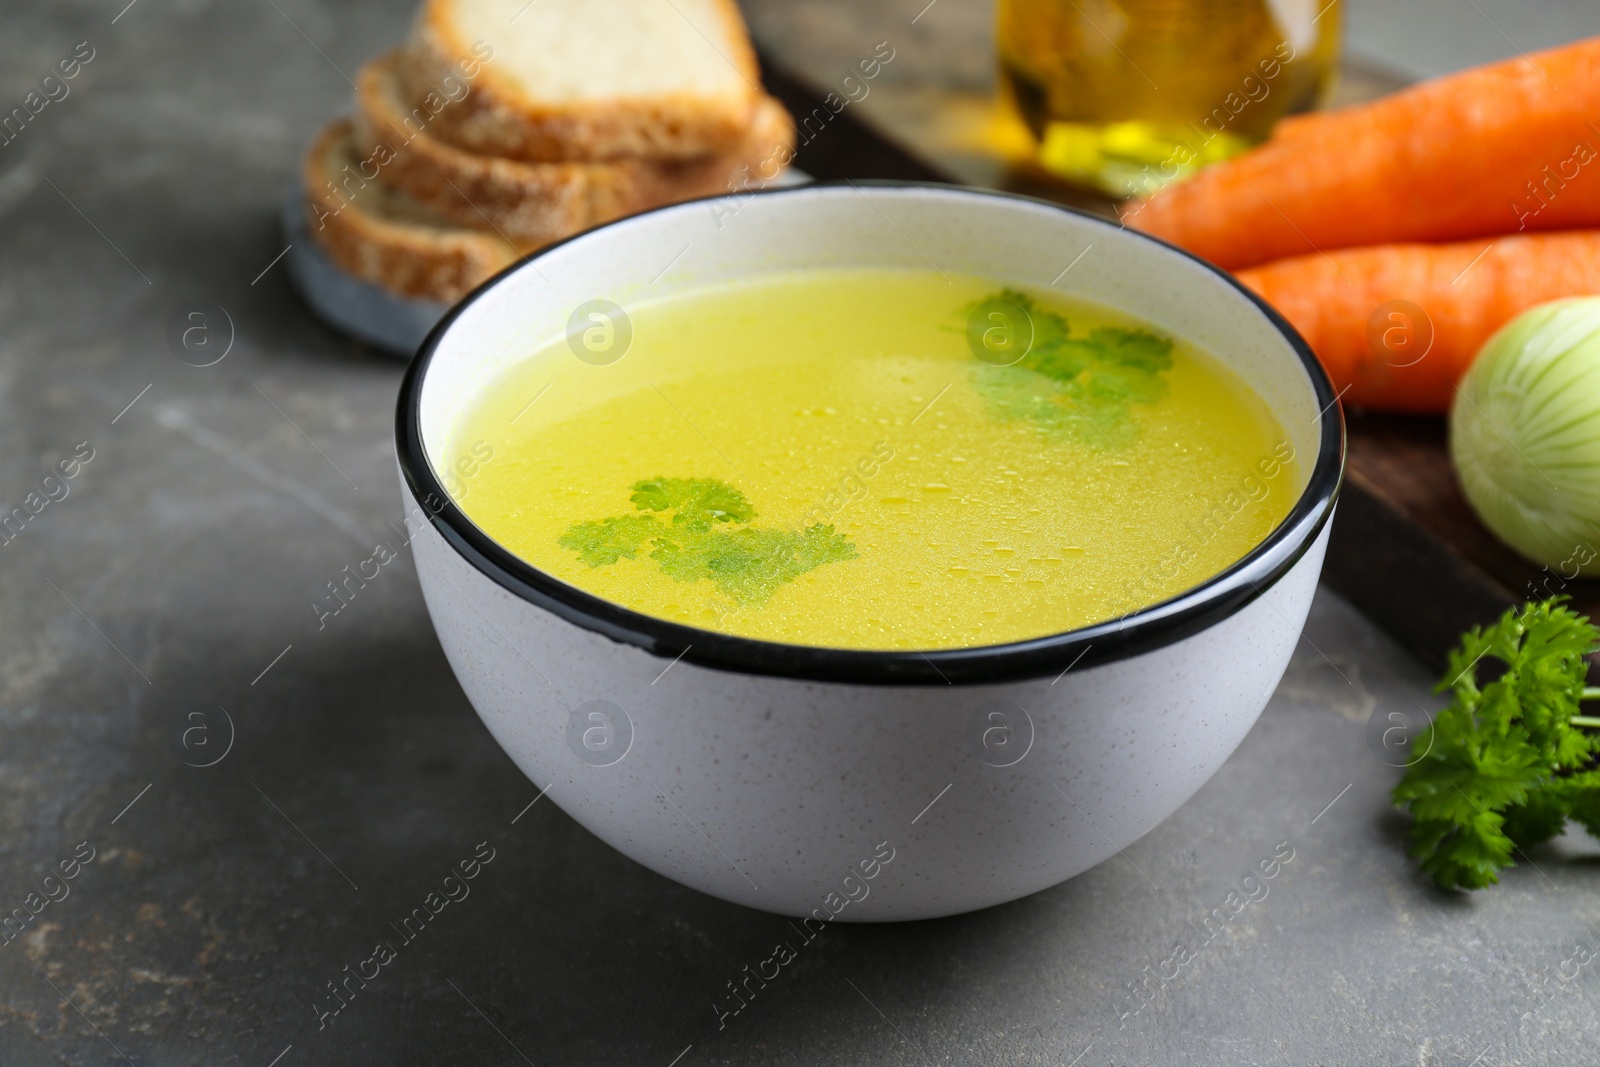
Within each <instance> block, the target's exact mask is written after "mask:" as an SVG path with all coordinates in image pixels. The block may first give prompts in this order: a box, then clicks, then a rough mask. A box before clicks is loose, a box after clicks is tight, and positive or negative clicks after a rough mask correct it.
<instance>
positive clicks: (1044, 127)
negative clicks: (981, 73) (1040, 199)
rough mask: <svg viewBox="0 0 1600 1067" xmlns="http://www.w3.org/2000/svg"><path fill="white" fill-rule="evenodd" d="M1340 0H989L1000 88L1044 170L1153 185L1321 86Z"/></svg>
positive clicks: (1327, 80)
mask: <svg viewBox="0 0 1600 1067" xmlns="http://www.w3.org/2000/svg"><path fill="white" fill-rule="evenodd" d="M1342 14H1343V12H1342V10H1341V6H1340V0H999V33H998V41H999V50H1000V71H1001V82H1002V86H1003V91H1004V93H1005V95H1006V96H1007V97H1009V98H1010V100H1011V101H1012V103H1013V104H1014V106H1015V107H1016V108H1017V110H1018V112H1019V113H1020V114H1021V116H1022V118H1023V121H1024V122H1026V123H1027V124H1028V126H1029V128H1030V129H1031V130H1032V131H1033V133H1034V136H1035V137H1037V138H1038V141H1039V161H1040V163H1042V164H1043V165H1044V166H1045V167H1046V168H1047V169H1048V170H1050V171H1052V172H1054V173H1056V174H1058V175H1060V176H1062V177H1064V178H1067V179H1069V180H1071V181H1074V182H1077V183H1079V184H1083V185H1088V186H1092V187H1094V188H1098V189H1100V190H1102V191H1103V192H1106V193H1109V194H1111V195H1113V196H1136V195H1144V194H1147V193H1151V192H1154V191H1155V190H1156V189H1159V188H1160V187H1161V186H1163V185H1166V184H1168V183H1170V182H1174V181H1179V180H1181V179H1183V178H1185V177H1188V176H1189V175H1190V174H1192V173H1193V172H1194V171H1195V170H1196V169H1198V168H1200V167H1203V166H1205V165H1206V164H1208V163H1214V162H1216V161H1218V160H1222V159H1226V158H1228V157H1229V156H1233V155H1237V154H1238V153H1240V152H1243V151H1244V150H1245V149H1247V148H1249V147H1251V146H1252V145H1255V144H1257V143H1259V142H1261V141H1263V140H1265V139H1266V137H1267V135H1268V134H1269V133H1270V132H1271V130H1272V125H1273V123H1274V122H1276V121H1277V120H1278V119H1279V118H1280V117H1282V116H1283V115H1285V114H1286V113H1288V112H1290V111H1294V110H1300V109H1304V108H1307V107H1311V106H1314V105H1315V104H1317V103H1318V102H1319V101H1321V100H1322V99H1323V98H1324V97H1325V96H1326V95H1327V93H1328V92H1329V91H1330V90H1331V89H1332V87H1333V81H1334V77H1335V75H1336V73H1337V68H1338V62H1339V23H1340V18H1341V16H1342Z"/></svg>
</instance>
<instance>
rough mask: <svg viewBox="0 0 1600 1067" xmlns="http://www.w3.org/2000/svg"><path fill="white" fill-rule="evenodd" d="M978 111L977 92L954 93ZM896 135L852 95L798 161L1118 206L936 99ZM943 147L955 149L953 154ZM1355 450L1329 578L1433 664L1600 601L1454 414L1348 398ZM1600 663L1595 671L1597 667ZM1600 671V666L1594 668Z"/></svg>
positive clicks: (1368, 94) (780, 91) (780, 81)
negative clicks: (1477, 454) (1468, 470)
mask: <svg viewBox="0 0 1600 1067" xmlns="http://www.w3.org/2000/svg"><path fill="white" fill-rule="evenodd" d="M763 69H764V70H765V72H766V75H765V77H766V81H767V87H768V90H769V91H770V92H772V93H773V94H774V95H775V96H777V97H778V98H779V99H780V100H782V101H783V103H784V104H785V106H787V107H788V108H789V110H790V112H791V113H792V114H794V115H795V116H797V117H801V116H806V115H811V114H812V113H813V112H814V110H815V109H816V108H818V107H821V106H822V103H821V101H822V96H823V94H822V93H819V92H818V91H817V90H816V89H815V88H814V87H812V86H811V85H808V84H807V83H806V82H805V81H804V80H803V79H802V78H799V77H797V76H795V75H794V74H792V73H790V72H787V71H785V70H783V69H782V68H780V67H779V66H777V65H775V64H774V63H773V62H772V61H771V59H770V57H764V63H763ZM1405 84H1406V82H1405V80H1404V79H1401V78H1398V77H1396V76H1394V75H1393V74H1390V73H1387V72H1385V71H1382V70H1378V69H1374V68H1371V67H1366V66H1363V65H1361V64H1358V63H1354V62H1346V64H1345V65H1344V67H1343V69H1342V71H1341V83H1340V88H1339V90H1338V92H1337V93H1336V94H1335V97H1334V100H1333V103H1334V104H1335V105H1339V104H1345V103H1354V102H1358V101H1361V100H1368V99H1372V98H1374V97H1377V96H1381V95H1383V94H1384V93H1387V92H1392V91H1394V90H1395V89H1398V88H1401V87H1403V86H1404V85H1405ZM957 106H959V107H962V108H965V109H966V110H968V111H970V110H971V108H972V106H973V103H972V101H970V100H963V101H959V102H956V101H952V107H953V108H954V107H957ZM921 115H922V116H923V118H922V119H921V120H920V121H921V123H922V126H921V127H920V128H919V125H918V120H917V119H915V118H912V119H908V120H905V121H904V125H905V127H906V128H899V129H896V130H895V132H894V136H890V135H888V134H886V133H884V132H882V131H880V130H877V129H875V128H874V127H872V126H871V125H869V124H868V123H867V122H866V121H864V120H863V119H862V118H861V116H860V114H859V112H858V111H857V110H852V109H850V108H845V109H844V110H843V111H841V112H839V113H838V114H836V115H831V117H830V118H829V119H828V121H827V123H826V125H824V126H822V128H821V129H820V130H818V131H817V132H815V134H814V136H812V137H811V139H810V140H808V141H804V142H803V143H802V144H801V145H800V147H799V150H798V156H797V158H796V160H795V163H796V165H797V166H799V167H801V168H803V169H804V170H805V171H807V172H808V173H810V174H811V175H813V176H815V177H817V178H823V179H842V178H898V179H906V180H920V181H956V180H958V179H959V180H961V181H964V182H966V183H967V184H974V183H977V184H983V185H987V186H990V187H993V188H999V189H1006V190H1008V191H1011V192H1021V193H1027V194H1029V195H1032V196H1041V197H1044V198H1046V199H1050V200H1055V201H1057V202H1060V203H1063V204H1066V205H1068V206H1070V207H1075V208H1078V209H1080V210H1085V211H1090V212H1093V213H1095V214H1100V215H1106V216H1112V215H1114V214H1115V204H1114V202H1113V201H1111V200H1108V199H1106V198H1104V197H1101V196H1098V195H1095V194H1092V193H1086V192H1083V191H1080V190H1075V189H1072V188H1069V187H1067V186H1063V185H1060V184H1058V183H1056V182H1055V181H1053V180H1052V179H1050V178H1049V176H1047V175H1045V174H1043V173H1041V172H1039V171H1038V170H1037V169H1035V168H1032V167H1030V166H1029V165H1028V164H1026V162H1021V161H1019V160H1018V159H1016V158H1015V157H1013V158H1011V159H1009V160H1008V159H1003V158H998V157H997V158H994V159H982V158H978V159H975V158H974V157H973V155H972V154H971V153H968V154H966V155H964V156H962V157H961V158H960V159H959V160H957V159H955V158H954V157H953V156H951V155H950V154H948V153H942V152H941V151H939V150H938V149H934V150H926V151H919V150H918V148H917V146H918V145H924V144H926V145H938V144H940V143H941V138H940V136H939V133H938V131H937V130H936V129H935V128H934V126H933V123H935V122H936V121H937V108H924V109H923V110H922V111H921ZM941 156H943V157H944V158H941ZM1345 417H1346V420H1347V425H1348V427H1349V461H1348V466H1347V468H1346V480H1345V485H1344V490H1343V493H1342V495H1341V497H1340V503H1339V511H1338V517H1337V519H1336V520H1335V522H1334V524H1333V535H1332V537H1331V539H1330V542H1329V546H1328V558H1327V563H1326V565H1325V566H1324V570H1323V579H1324V581H1326V582H1327V583H1328V584H1329V585H1330V586H1331V587H1333V589H1334V590H1335V591H1337V592H1338V593H1340V594H1341V595H1343V596H1344V597H1345V598H1347V599H1348V600H1350V601H1351V602H1352V603H1354V604H1355V605H1356V607H1358V608H1360V609H1361V611H1363V612H1364V613H1365V614H1366V615H1367V616H1368V617H1370V618H1371V619H1372V620H1373V621H1375V622H1376V623H1378V624H1379V625H1380V626H1382V627H1383V628H1384V629H1385V630H1387V631H1388V632H1389V633H1390V634H1391V635H1393V636H1394V637H1395V639H1396V640H1398V641H1399V642H1400V644H1401V645H1403V646H1404V647H1406V648H1407V649H1409V650H1410V651H1411V652H1412V653H1413V654H1415V655H1416V656H1417V657H1418V658H1420V659H1421V660H1422V661H1423V663H1425V664H1426V665H1427V666H1428V667H1430V668H1431V669H1442V668H1443V666H1444V665H1445V661H1446V657H1447V654H1448V652H1449V650H1450V649H1451V648H1452V647H1454V645H1455V644H1456V642H1457V640H1458V638H1459V636H1460V634H1461V632H1462V631H1463V630H1465V629H1467V628H1468V627H1470V626H1474V625H1479V624H1483V623H1488V622H1492V621H1493V620H1494V619H1495V618H1496V617H1497V616H1499V614H1500V613H1501V612H1503V611H1504V610H1505V609H1506V608H1508V607H1510V606H1512V605H1513V604H1516V603H1519V602H1520V601H1522V600H1525V599H1529V598H1532V597H1536V596H1537V597H1544V596H1551V595H1555V594H1557V593H1563V594H1566V595H1568V596H1570V597H1571V598H1572V600H1573V604H1574V606H1575V607H1576V608H1577V609H1578V610H1579V611H1582V612H1583V613H1584V614H1587V615H1591V616H1595V615H1600V581H1592V580H1565V579H1563V578H1562V577H1561V576H1560V575H1559V574H1558V573H1555V572H1554V571H1550V570H1545V569H1543V568H1541V567H1539V566H1538V565H1536V564H1533V563H1529V562H1528V561H1526V560H1524V559H1522V558H1521V557H1519V556H1517V555H1516V554H1515V553H1514V552H1512V551H1511V550H1510V549H1508V548H1506V547H1505V546H1504V545H1502V544H1501V543H1500V542H1499V541H1497V540H1496V539H1495V538H1494V536H1493V535H1492V534H1490V533H1489V531H1488V530H1487V529H1486V528H1485V527H1484V526H1483V524H1482V523H1481V522H1479V521H1478V519H1477V516H1475V515H1474V514H1473V512H1472V509H1471V508H1470V507H1469V506H1468V505H1467V502H1466V499H1465V498H1464V497H1463V496H1462V494H1461V488H1460V485H1459V484H1458V483H1457V481H1456V477H1455V471H1454V470H1453V468H1452V467H1451V464H1450V458H1449V454H1448V452H1447V450H1446V446H1445V431H1446V428H1445V420H1444V419H1443V418H1422V417H1411V416H1397V415H1386V414H1383V413H1380V412H1368V411H1363V410H1360V409H1348V408H1347V409H1346V411H1345ZM1596 673H1600V672H1596V671H1591V674H1596ZM1596 680H1597V681H1600V678H1597V679H1596Z"/></svg>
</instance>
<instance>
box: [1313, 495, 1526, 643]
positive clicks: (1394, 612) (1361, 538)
mask: <svg viewBox="0 0 1600 1067" xmlns="http://www.w3.org/2000/svg"><path fill="white" fill-rule="evenodd" d="M1322 580H1323V581H1324V582H1326V583H1327V584H1328V586H1329V587H1330V588H1332V589H1333V591H1334V592H1336V593H1338V594H1339V595H1340V596H1342V597H1344V598H1345V599H1346V600H1348V601H1350V603H1352V604H1354V605H1355V606H1356V608H1357V609H1358V610H1360V611H1361V613H1362V614H1364V615H1366V616H1367V617H1368V618H1369V619H1371V620H1372V621H1373V622H1375V623H1377V624H1378V625H1379V626H1380V627H1382V628H1383V629H1384V630H1385V631H1387V632H1388V633H1389V635H1390V636H1392V637H1393V638H1394V639H1395V640H1396V641H1398V642H1399V643H1400V644H1401V646H1402V647H1404V648H1405V649H1406V651H1408V652H1410V653H1411V654H1412V655H1414V656H1416V657H1417V658H1418V659H1419V660H1421V661H1422V662H1423V664H1424V665H1426V666H1427V667H1429V668H1430V669H1432V670H1443V669H1444V667H1445V664H1446V663H1447V662H1448V660H1449V655H1450V650H1451V649H1452V648H1454V647H1455V646H1456V644H1457V643H1458V642H1459V641H1460V639H1461V632H1462V631H1463V630H1465V629H1467V628H1468V627H1471V626H1475V625H1482V624H1486V623H1490V622H1493V621H1494V620H1495V619H1497V618H1499V616H1500V615H1501V613H1502V612H1504V611H1505V610H1506V609H1507V608H1508V607H1511V606H1512V605H1513V604H1515V603H1517V600H1518V598H1517V597H1516V596H1514V595H1513V594H1512V593H1511V591H1510V590H1508V589H1506V588H1505V587H1504V586H1502V585H1500V584H1499V583H1498V582H1496V581H1494V580H1492V579H1490V578H1488V577H1486V576H1485V575H1484V574H1483V572H1481V571H1479V570H1478V569H1477V568H1476V567H1474V566H1473V565H1472V564H1471V563H1470V562H1468V561H1467V560H1466V559H1464V558H1463V557H1461V556H1460V555H1458V554H1456V553H1455V552H1454V551H1452V550H1451V549H1450V548H1449V547H1448V546H1446V545H1445V544H1443V543H1442V542H1440V541H1439V540H1438V539H1437V538H1435V537H1434V536H1433V535H1432V534H1431V533H1429V532H1428V531H1427V530H1426V529H1424V528H1423V527H1422V526H1421V525H1420V524H1419V523H1417V522H1416V521H1414V520H1412V519H1411V518H1409V517H1408V516H1407V515H1406V514H1405V513H1404V512H1403V511H1401V510H1400V508H1399V507H1398V506H1397V505H1395V504H1394V503H1393V502H1392V501H1390V500H1389V499H1388V498H1387V497H1385V496H1384V494H1383V492H1382V491H1381V490H1380V489H1378V488H1377V487H1376V486H1374V485H1372V484H1371V483H1370V482H1368V481H1366V479H1364V478H1362V477H1361V476H1360V475H1359V474H1355V473H1353V472H1350V471H1348V470H1347V471H1346V473H1345V483H1344V488H1343V490H1342V491H1341V492H1340V495H1339V510H1338V513H1337V514H1336V515H1335V516H1334V520H1333V530H1332V532H1331V534H1330V535H1329V538H1328V556H1327V560H1326V561H1325V562H1324V563H1323V566H1322Z"/></svg>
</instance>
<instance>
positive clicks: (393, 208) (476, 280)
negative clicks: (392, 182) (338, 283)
mask: <svg viewBox="0 0 1600 1067" xmlns="http://www.w3.org/2000/svg"><path fill="white" fill-rule="evenodd" d="M377 171H378V167H377V165H376V163H375V161H374V160H372V159H371V158H370V157H369V156H367V155H365V154H363V153H361V152H360V151H359V150H358V148H357V145H356V141H355V137H354V129H353V125H352V123H351V122H350V120H348V119H340V120H338V121H337V122H333V123H331V124H329V125H328V126H326V127H324V128H323V130H322V132H321V133H320V134H318V135H317V137H316V139H315V140H314V141H312V143H311V147H310V148H309V149H308V150H307V151H306V155H305V159H304V160H303V161H302V164H301V181H302V183H303V184H304V186H305V197H306V225H307V228H308V229H309V230H310V232H311V237H312V240H314V241H316V242H317V244H318V245H319V246H320V247H321V248H322V249H323V251H325V252H326V253H327V254H328V258H329V259H331V260H333V262H334V263H335V264H337V265H338V266H339V267H340V268H341V269H342V270H344V271H346V272H348V273H349V274H351V275H353V276H355V277H357V278H360V279H361V280H362V281H366V282H371V283H372V284H374V285H378V286H381V287H383V288H384V289H387V290H389V291H390V292H392V293H396V294H398V295H400V296H407V297H416V298H421V299H425V300H437V301H441V302H443V303H455V302H456V301H457V300H459V299H461V298H462V297H463V296H465V295H466V294H467V293H469V292H471V291H472V289H474V288H475V287H476V286H477V285H479V284H480V283H481V282H483V281H485V280H487V279H488V278H490V277H491V276H493V275H494V274H495V273H496V272H497V271H499V270H501V269H502V268H504V267H506V266H508V265H510V264H511V263H512V262H513V261H515V260H516V259H517V258H518V257H519V256H520V255H521V254H522V253H523V252H525V251H530V250H531V247H530V248H524V247H519V246H515V245H513V244H511V243H510V242H508V241H506V240H505V239H504V238H502V237H500V236H499V235H497V234H495V233H493V232H491V231H487V230H477V229H470V228H467V227H463V226H459V225H457V224H456V223H454V222H452V221H451V220H450V219H447V218H445V217H443V216H441V215H439V214H438V213H437V212H434V211H431V210H429V209H428V208H427V207H425V206H423V205H422V204H419V203H418V202H417V201H416V200H414V199H413V198H412V197H410V196H409V195H407V194H406V193H403V192H400V191H398V190H395V189H392V188H390V187H389V186H387V185H385V184H384V183H383V182H382V181H381V180H379V179H378V178H377V176H376V175H377ZM369 175H370V176H369Z"/></svg>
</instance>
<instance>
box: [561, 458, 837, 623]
mask: <svg viewBox="0 0 1600 1067" xmlns="http://www.w3.org/2000/svg"><path fill="white" fill-rule="evenodd" d="M630 499H631V500H632V501H633V506H634V507H636V508H638V509H640V510H641V511H651V512H668V511H670V512H672V513H673V514H672V520H671V522H670V523H667V522H662V521H661V520H660V519H659V518H657V517H656V516H655V515H622V516H617V517H614V518H609V519H599V520H591V521H589V522H580V523H576V524H574V525H573V526H572V527H570V528H569V529H568V530H567V532H566V533H564V534H562V535H561V538H560V544H561V547H562V548H565V549H569V550H571V551H573V552H576V553H577V554H578V558H579V559H581V560H583V562H585V563H587V564H588V565H589V566H590V567H604V566H610V565H611V564H614V563H616V562H617V561H618V560H619V559H634V558H636V556H637V555H638V553H639V551H640V550H641V549H642V548H643V547H644V546H645V544H646V543H648V544H650V545H651V546H653V547H652V551H651V552H650V558H651V559H653V560H655V561H656V563H657V564H658V565H659V566H660V568H661V573H662V574H665V575H667V576H668V577H669V578H672V579H674V580H676V581H680V582H699V581H709V582H712V583H714V584H715V585H716V587H717V590H718V591H719V592H721V593H723V594H724V595H726V596H728V597H731V598H732V599H733V600H735V601H737V602H738V603H740V604H743V605H749V606H755V605H759V604H762V603H765V602H766V601H767V600H768V599H770V598H771V597H772V594H774V593H776V592H777V591H778V589H779V588H780V587H782V586H783V584H784V583H785V582H792V581H793V580H794V579H796V578H798V577H799V576H800V575H802V574H805V573H806V572H808V571H812V570H815V569H817V568H818V567H821V566H823V565H824V564H827V563H838V562H842V561H844V560H848V559H855V558H856V550H855V546H854V545H852V544H851V543H850V542H849V541H848V540H846V539H845V538H844V537H843V536H842V535H841V534H837V533H835V532H834V530H833V527H832V526H828V525H824V524H822V523H815V524H813V525H811V526H808V527H806V528H804V529H801V530H773V529H761V528H758V527H753V526H748V525H744V524H746V523H749V522H750V521H751V520H752V519H754V518H755V517H756V512H755V508H753V507H751V506H750V502H749V501H748V500H747V499H745V495H744V494H743V493H741V492H739V490H737V489H735V488H734V487H733V486H731V485H729V484H727V483H726V482H721V481H717V480H716V479H714V478H648V479H646V480H644V481H641V482H635V483H634V484H633V496H632V497H631V498H630ZM730 526H736V527H738V528H737V529H729V528H728V527H730Z"/></svg>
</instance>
